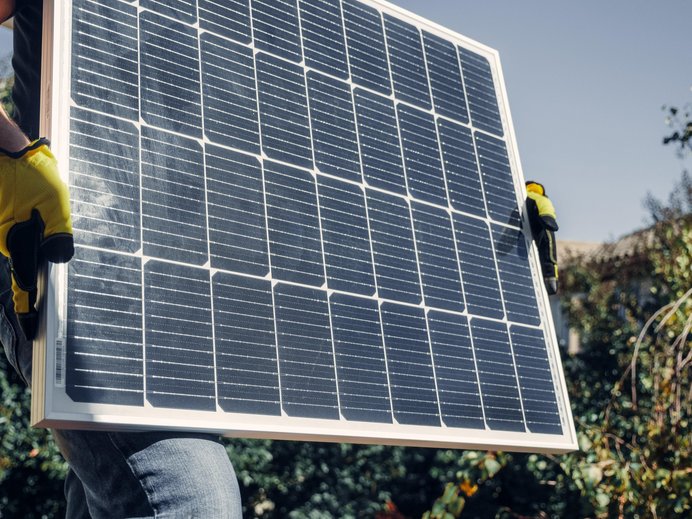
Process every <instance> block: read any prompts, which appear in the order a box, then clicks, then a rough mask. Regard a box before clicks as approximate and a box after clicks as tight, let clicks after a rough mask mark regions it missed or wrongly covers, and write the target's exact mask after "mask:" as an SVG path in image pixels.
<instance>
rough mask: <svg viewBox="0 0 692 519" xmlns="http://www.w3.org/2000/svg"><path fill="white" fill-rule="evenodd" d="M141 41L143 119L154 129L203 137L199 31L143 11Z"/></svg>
mask: <svg viewBox="0 0 692 519" xmlns="http://www.w3.org/2000/svg"><path fill="white" fill-rule="evenodd" d="M139 38H140V42H139V45H140V95H141V99H140V102H141V110H142V112H141V113H142V118H143V119H144V121H146V122H147V123H148V124H150V125H152V126H157V127H159V128H163V129H165V130H170V131H173V132H176V133H183V134H185V135H190V136H192V137H202V105H201V98H202V96H201V93H200V81H199V68H200V67H199V48H198V41H197V30H196V29H194V28H192V27H190V26H188V25H184V24H182V23H179V22H174V21H173V20H170V19H168V18H164V17H163V16H159V15H157V14H154V13H151V12H149V11H143V12H142V13H141V14H140V16H139Z"/></svg>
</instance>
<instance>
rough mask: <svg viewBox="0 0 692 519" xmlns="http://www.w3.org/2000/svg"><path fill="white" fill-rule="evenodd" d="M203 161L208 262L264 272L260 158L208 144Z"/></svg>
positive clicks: (265, 252)
mask: <svg viewBox="0 0 692 519" xmlns="http://www.w3.org/2000/svg"><path fill="white" fill-rule="evenodd" d="M205 162H206V166H207V212H208V214H209V252H210V254H211V266H212V267H213V268H218V269H224V270H232V271H234V272H241V273H244V274H252V275H255V276H266V275H267V274H268V273H269V252H268V249H267V224H266V218H265V214H264V188H263V185H262V167H261V165H260V163H259V161H258V160H257V159H256V158H255V157H250V156H248V155H243V154H241V153H238V152H235V151H230V150H226V149H224V148H219V147H217V146H212V145H210V144H208V145H207V146H206V157H205Z"/></svg>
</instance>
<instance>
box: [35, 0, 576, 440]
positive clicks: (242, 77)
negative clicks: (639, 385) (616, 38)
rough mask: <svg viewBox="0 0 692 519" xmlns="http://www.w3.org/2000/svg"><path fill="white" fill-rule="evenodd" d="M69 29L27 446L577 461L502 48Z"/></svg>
mask: <svg viewBox="0 0 692 519" xmlns="http://www.w3.org/2000/svg"><path fill="white" fill-rule="evenodd" d="M65 5H66V6H67V7H66V11H65V12H66V13H69V14H70V18H68V19H67V23H64V24H60V23H59V22H60V20H61V18H60V16H57V17H56V18H55V20H54V23H55V24H56V25H55V26H54V31H55V39H54V41H53V46H54V54H53V55H52V56H51V60H52V62H53V64H54V76H53V77H52V83H51V85H54V88H55V90H54V94H55V95H54V96H53V97H52V99H53V105H52V106H51V107H50V110H51V114H50V115H51V117H50V120H51V121H52V122H53V126H52V127H51V128H49V129H50V130H51V131H52V132H53V134H54V135H55V136H57V137H58V139H57V141H56V146H55V152H56V154H57V155H58V157H61V160H63V159H62V157H64V158H65V160H67V159H69V165H68V167H67V168H63V169H64V170H66V171H67V173H68V174H69V184H70V188H71V197H72V207H73V210H74V228H75V240H76V248H77V250H76V255H75V259H74V260H73V261H72V263H70V264H69V266H67V267H64V268H63V267H57V268H55V269H54V271H53V272H52V274H51V276H52V278H51V279H52V281H51V283H50V284H49V293H48V307H49V312H48V314H49V317H48V321H47V324H46V330H47V337H46V339H45V340H46V342H47V349H41V348H39V349H38V350H37V351H38V352H39V353H38V355H39V356H40V355H43V354H45V352H48V353H47V355H46V357H45V358H44V361H43V363H41V362H38V363H37V366H39V372H40V373H43V374H44V378H42V379H41V380H42V381H43V382H42V383H43V384H44V385H45V390H44V389H42V387H43V386H37V387H36V388H35V391H34V393H35V395H36V398H37V399H38V400H37V402H39V401H40V403H38V404H37V405H36V406H35V414H36V416H35V421H37V422H40V423H42V424H43V425H48V426H60V425H61V424H63V422H62V420H64V421H65V422H66V423H68V424H69V425H70V426H72V425H74V423H75V422H82V421H85V422H87V423H86V424H85V426H87V427H89V426H90V425H89V423H90V422H94V423H101V424H103V423H109V424H111V425H110V426H113V427H118V426H126V427H145V428H146V427H175V428H178V429H191V430H200V431H215V432H224V433H232V434H239V435H248V436H256V437H272V438H298V439H306V438H307V439H326V440H335V441H365V442H382V443H400V444H412V445H430V446H432V445H445V446H457V447H483V448H509V449H511V448H519V449H536V450H546V451H551V452H559V451H566V450H569V449H570V448H573V447H574V432H573V428H572V423H571V417H570V415H569V410H568V408H567V402H566V397H565V390H564V380H563V378H562V375H561V372H560V369H559V363H558V358H559V357H558V356H557V354H556V349H555V348H556V346H555V339H554V336H553V332H552V323H551V320H550V316H549V315H548V313H547V310H546V309H547V303H546V300H545V294H544V293H543V291H542V284H541V283H540V282H539V281H540V271H539V269H538V268H537V265H536V262H535V257H534V253H533V251H532V249H531V244H530V236H527V230H525V229H523V228H522V215H521V203H520V200H521V193H520V192H518V186H521V174H520V172H519V171H518V169H517V165H518V160H517V157H516V150H515V144H514V140H513V136H512V134H511V126H510V122H511V119H510V118H509V114H508V112H507V106H506V101H505V98H504V93H503V87H502V84H501V82H500V78H501V74H500V73H499V68H498V67H499V65H498V60H497V55H496V53H495V52H494V51H492V50H490V49H487V48H486V47H483V46H481V45H479V44H477V43H475V42H472V41H470V40H468V39H465V38H463V37H461V36H459V35H455V34H453V33H451V32H449V31H446V30H444V29H442V28H440V27H438V26H435V25H433V24H430V23H428V22H425V21H424V20H422V19H419V18H416V17H413V16H411V15H410V14H408V13H405V12H403V11H401V10H399V9H398V8H395V7H393V6H391V5H390V4H387V3H385V2H382V1H381V0H272V1H269V0H253V1H252V2H250V0H146V1H145V0H141V1H140V2H139V4H137V6H134V5H133V4H132V3H131V2H121V1H117V0H116V1H115V2H107V1H106V0H75V1H74V2H72V3H65ZM63 36H67V37H63ZM56 63H64V64H65V66H64V67H62V69H61V71H58V69H55V64H56ZM61 73H62V74H64V75H65V77H66V78H67V79H69V80H67V81H65V80H61V76H60V74H61ZM56 75H57V76H56ZM56 99H58V100H59V102H56ZM61 136H64V137H61ZM39 378H40V376H39Z"/></svg>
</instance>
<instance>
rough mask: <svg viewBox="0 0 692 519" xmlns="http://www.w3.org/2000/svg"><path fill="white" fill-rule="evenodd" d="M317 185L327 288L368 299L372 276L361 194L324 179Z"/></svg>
mask: <svg viewBox="0 0 692 519" xmlns="http://www.w3.org/2000/svg"><path fill="white" fill-rule="evenodd" d="M317 182H318V184H317V186H318V192H319V202H320V219H321V221H322V236H323V242H324V259H325V263H326V266H327V286H328V287H329V288H330V289H332V290H341V291H343V292H352V293H355V294H363V295H369V296H372V295H374V294H375V276H374V273H373V263H372V252H371V251H370V236H369V234H368V219H367V216H366V213H365V197H364V195H363V191H362V190H361V189H360V188H359V187H357V186H354V185H351V184H347V183H345V182H340V181H338V180H332V179H330V178H326V177H319V178H318V181H317Z"/></svg>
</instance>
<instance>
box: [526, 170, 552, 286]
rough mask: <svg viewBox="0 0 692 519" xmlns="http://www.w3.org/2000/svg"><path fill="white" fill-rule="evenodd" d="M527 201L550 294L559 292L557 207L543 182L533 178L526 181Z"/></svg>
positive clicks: (544, 277) (534, 236)
mask: <svg viewBox="0 0 692 519" xmlns="http://www.w3.org/2000/svg"><path fill="white" fill-rule="evenodd" d="M526 194H527V196H528V199H527V201H526V205H527V209H528V214H529V221H530V222H531V232H532V233H533V238H534V240H535V241H536V247H537V248H538V257H539V259H540V261H541V269H542V270H543V280H544V281H545V288H546V290H547V291H548V295H555V294H557V289H558V286H557V285H558V281H557V280H558V265H557V246H556V242H555V232H556V231H557V230H558V229H559V227H558V224H557V214H556V213H555V207H554V206H553V203H552V202H551V201H550V199H549V198H548V197H547V196H546V194H545V188H544V187H543V185H542V184H539V183H538V182H534V181H532V180H530V181H528V182H527V183H526Z"/></svg>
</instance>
